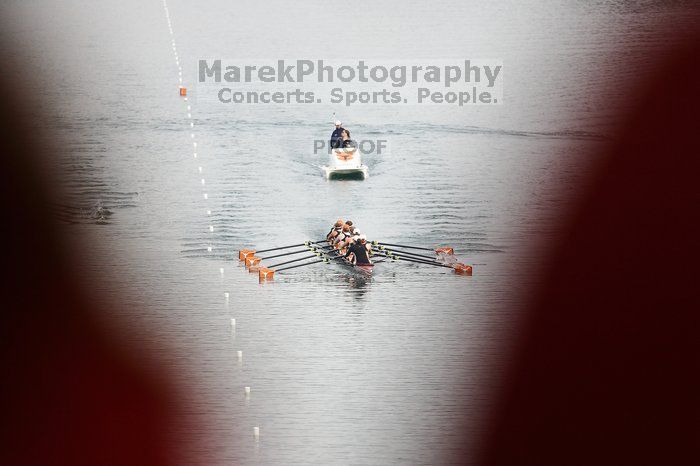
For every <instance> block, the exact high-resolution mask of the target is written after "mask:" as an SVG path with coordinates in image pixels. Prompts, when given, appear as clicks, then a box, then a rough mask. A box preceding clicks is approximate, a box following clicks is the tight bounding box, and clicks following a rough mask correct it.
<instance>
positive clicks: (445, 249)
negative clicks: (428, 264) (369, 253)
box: [372, 241, 454, 254]
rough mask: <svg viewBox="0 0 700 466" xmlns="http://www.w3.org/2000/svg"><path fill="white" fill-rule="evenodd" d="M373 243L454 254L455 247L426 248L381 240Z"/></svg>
mask: <svg viewBox="0 0 700 466" xmlns="http://www.w3.org/2000/svg"><path fill="white" fill-rule="evenodd" d="M372 244H373V245H375V246H377V245H382V246H393V247H396V248H405V249H420V250H421V251H432V252H434V253H436V254H438V253H444V254H454V249H453V248H451V247H449V246H445V247H439V248H435V249H431V248H424V247H421V246H406V245H405V244H391V243H381V242H379V241H373V242H372Z"/></svg>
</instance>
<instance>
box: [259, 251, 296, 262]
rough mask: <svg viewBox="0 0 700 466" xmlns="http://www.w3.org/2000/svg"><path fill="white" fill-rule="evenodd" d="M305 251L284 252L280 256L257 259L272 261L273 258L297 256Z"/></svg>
mask: <svg viewBox="0 0 700 466" xmlns="http://www.w3.org/2000/svg"><path fill="white" fill-rule="evenodd" d="M306 251H307V249H300V250H298V251H294V252H285V253H282V254H275V255H274V256H266V257H259V259H260V260H265V259H273V258H275V257H283V256H293V255H294V254H299V253H301V252H306Z"/></svg>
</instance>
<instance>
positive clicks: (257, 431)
mask: <svg viewBox="0 0 700 466" xmlns="http://www.w3.org/2000/svg"><path fill="white" fill-rule="evenodd" d="M253 437H255V439H256V440H257V439H258V438H259V437H260V427H258V426H255V427H253Z"/></svg>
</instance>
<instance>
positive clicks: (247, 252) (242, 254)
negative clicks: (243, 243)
mask: <svg viewBox="0 0 700 466" xmlns="http://www.w3.org/2000/svg"><path fill="white" fill-rule="evenodd" d="M307 243H309V241H306V242H303V243H301V244H292V245H290V246H280V247H278V248H269V249H262V250H260V251H256V250H255V249H241V250H240V251H238V259H239V260H241V261H244V260H246V259H247V258H248V257H254V256H255V254H256V253H258V254H260V253H262V252H270V251H279V250H281V249H290V248H298V247H301V246H306V245H307Z"/></svg>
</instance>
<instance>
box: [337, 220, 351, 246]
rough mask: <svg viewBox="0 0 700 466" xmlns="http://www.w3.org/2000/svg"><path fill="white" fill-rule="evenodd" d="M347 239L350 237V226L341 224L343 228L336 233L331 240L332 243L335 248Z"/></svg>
mask: <svg viewBox="0 0 700 466" xmlns="http://www.w3.org/2000/svg"><path fill="white" fill-rule="evenodd" d="M349 237H350V225H348V224H347V223H345V224H343V228H342V229H341V230H340V233H338V234H337V235H336V236H335V237H334V238H333V243H334V244H335V245H336V246H337V245H339V244H341V243H342V242H343V241H345V240H346V239H347V238H349Z"/></svg>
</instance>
